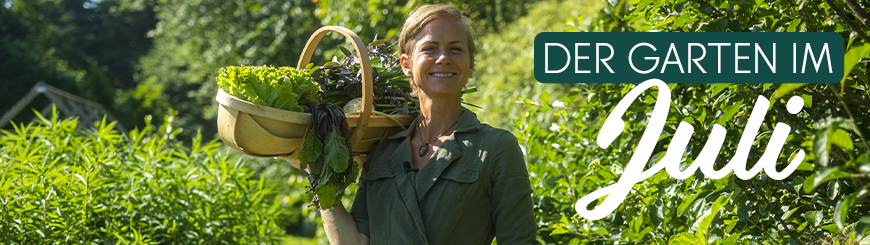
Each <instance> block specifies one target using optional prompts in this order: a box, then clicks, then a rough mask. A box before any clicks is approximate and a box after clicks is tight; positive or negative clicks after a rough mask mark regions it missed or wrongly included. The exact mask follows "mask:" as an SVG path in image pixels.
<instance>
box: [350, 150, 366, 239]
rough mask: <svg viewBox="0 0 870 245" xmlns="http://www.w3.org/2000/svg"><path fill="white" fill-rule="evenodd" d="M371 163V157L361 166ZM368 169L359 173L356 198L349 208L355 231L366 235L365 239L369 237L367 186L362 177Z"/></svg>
mask: <svg viewBox="0 0 870 245" xmlns="http://www.w3.org/2000/svg"><path fill="white" fill-rule="evenodd" d="M370 162H371V157H369V158H367V159H366V161H365V163H364V164H363V166H368V165H369V164H370ZM367 170H368V169H367V168H365V167H363V169H362V173H360V178H359V181H358V182H357V186H358V187H359V188H357V190H356V197H355V198H354V199H353V206H351V208H350V215H351V216H352V217H353V220H354V222H356V229H357V230H359V233H362V234H364V235H366V237H371V235H370V234H369V233H370V230H369V211H368V210H369V209H368V203H367V200H368V198H366V185H367V184H368V183H367V181H365V180H364V179H363V178H362V176H363V175H364V174H365V173H367V172H368V171H367Z"/></svg>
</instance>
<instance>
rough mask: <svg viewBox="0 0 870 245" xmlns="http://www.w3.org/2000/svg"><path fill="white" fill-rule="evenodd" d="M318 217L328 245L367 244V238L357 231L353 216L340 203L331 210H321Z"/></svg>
mask: <svg viewBox="0 0 870 245" xmlns="http://www.w3.org/2000/svg"><path fill="white" fill-rule="evenodd" d="M320 217H321V218H322V219H323V230H324V231H326V238H328V239H329V243H330V244H361V245H368V244H369V238H368V237H367V236H366V235H364V234H362V233H360V232H359V230H357V227H356V222H355V221H354V220H353V216H351V215H350V213H348V212H347V209H345V208H344V204H342V203H341V202H338V205H336V206H335V207H333V208H332V209H321V210H320Z"/></svg>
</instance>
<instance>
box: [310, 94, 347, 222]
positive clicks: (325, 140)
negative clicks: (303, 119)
mask: <svg viewBox="0 0 870 245" xmlns="http://www.w3.org/2000/svg"><path fill="white" fill-rule="evenodd" d="M311 110H312V111H311V117H312V119H311V120H312V121H313V122H315V123H312V124H311V126H310V127H309V130H308V133H306V134H305V143H303V144H302V148H301V149H299V161H300V162H302V164H305V165H307V166H308V170H309V174H308V181H309V182H310V183H311V187H310V188H311V190H312V191H314V193H315V194H317V196H315V197H314V200H312V205H314V206H316V207H317V208H318V209H331V208H332V207H335V206H336V205H338V202H340V201H341V196H342V194H344V189H346V188H347V187H348V186H349V185H350V184H351V183H353V182H354V181H356V177H357V175H359V167H358V166H357V164H356V163H354V161H353V158H352V157H351V155H352V151H351V149H350V141H349V140H348V139H347V137H346V135H347V121H345V117H344V113H343V112H342V111H341V109H339V107H338V106H336V105H335V104H332V103H323V104H320V105H317V106H312V107H311Z"/></svg>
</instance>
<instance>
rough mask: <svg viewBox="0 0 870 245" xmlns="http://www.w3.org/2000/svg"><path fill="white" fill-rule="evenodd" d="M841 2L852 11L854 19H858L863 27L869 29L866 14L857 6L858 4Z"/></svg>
mask: <svg viewBox="0 0 870 245" xmlns="http://www.w3.org/2000/svg"><path fill="white" fill-rule="evenodd" d="M843 2H845V3H846V6H848V7H849V9H851V10H852V13H854V14H855V17H856V18H858V20H860V21H861V23H862V24H864V26H865V27H867V28H868V29H870V17H867V13H864V9H862V8H861V6H859V5H858V3H856V2H855V1H854V0H843ZM855 31H858V30H855Z"/></svg>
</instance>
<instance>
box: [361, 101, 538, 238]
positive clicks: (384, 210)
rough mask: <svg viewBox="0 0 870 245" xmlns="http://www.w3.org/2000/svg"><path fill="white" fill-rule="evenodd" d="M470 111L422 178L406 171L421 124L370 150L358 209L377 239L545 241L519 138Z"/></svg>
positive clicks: (368, 233)
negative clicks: (537, 235)
mask: <svg viewBox="0 0 870 245" xmlns="http://www.w3.org/2000/svg"><path fill="white" fill-rule="evenodd" d="M463 111H464V113H463V114H462V116H461V117H460V119H459V122H458V123H457V125H456V128H455V130H454V132H453V134H451V135H450V136H449V137H448V138H447V140H445V141H444V143H443V144H441V146H440V147H439V148H438V149H437V150H436V151H435V153H433V154H432V157H431V158H430V159H429V161H428V162H427V163H426V165H425V166H424V167H423V168H422V169H420V171H419V172H418V173H417V175H416V177H415V176H414V172H408V171H406V170H405V166H406V164H405V162H407V163H409V164H410V163H412V160H411V154H412V152H416V151H412V150H411V143H410V139H411V137H410V136H411V135H413V133H414V130H415V126H411V127H410V128H408V129H407V130H405V131H402V132H399V133H396V134H395V135H392V136H390V137H388V138H387V139H386V140H385V142H383V143H381V144H380V145H378V146H377V148H376V149H375V150H374V151H373V152H372V153H370V154H368V157H367V159H366V162H365V163H364V165H363V173H362V175H361V176H360V181H359V190H358V191H357V194H356V199H354V202H353V207H352V208H351V211H350V214H351V215H352V216H353V218H354V220H355V221H356V225H357V228H358V230H359V232H360V233H363V234H365V235H366V236H368V237H369V240H370V243H371V244H491V243H492V240H493V237H495V238H496V239H497V240H498V244H502V245H503V244H538V241H537V240H535V230H536V224H535V215H534V213H533V211H532V199H531V193H532V189H531V185H530V182H529V172H528V169H527V168H526V165H525V161H524V159H523V154H522V151H521V150H520V148H519V145H518V144H517V139H516V137H515V136H514V135H513V134H511V133H510V132H508V131H506V130H502V129H496V128H492V127H490V126H489V125H486V124H480V121H479V120H477V116H476V115H475V114H474V113H473V112H471V111H469V110H468V109H465V108H463ZM411 125H416V121H415V123H413V124H411ZM410 165H412V164H410Z"/></svg>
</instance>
